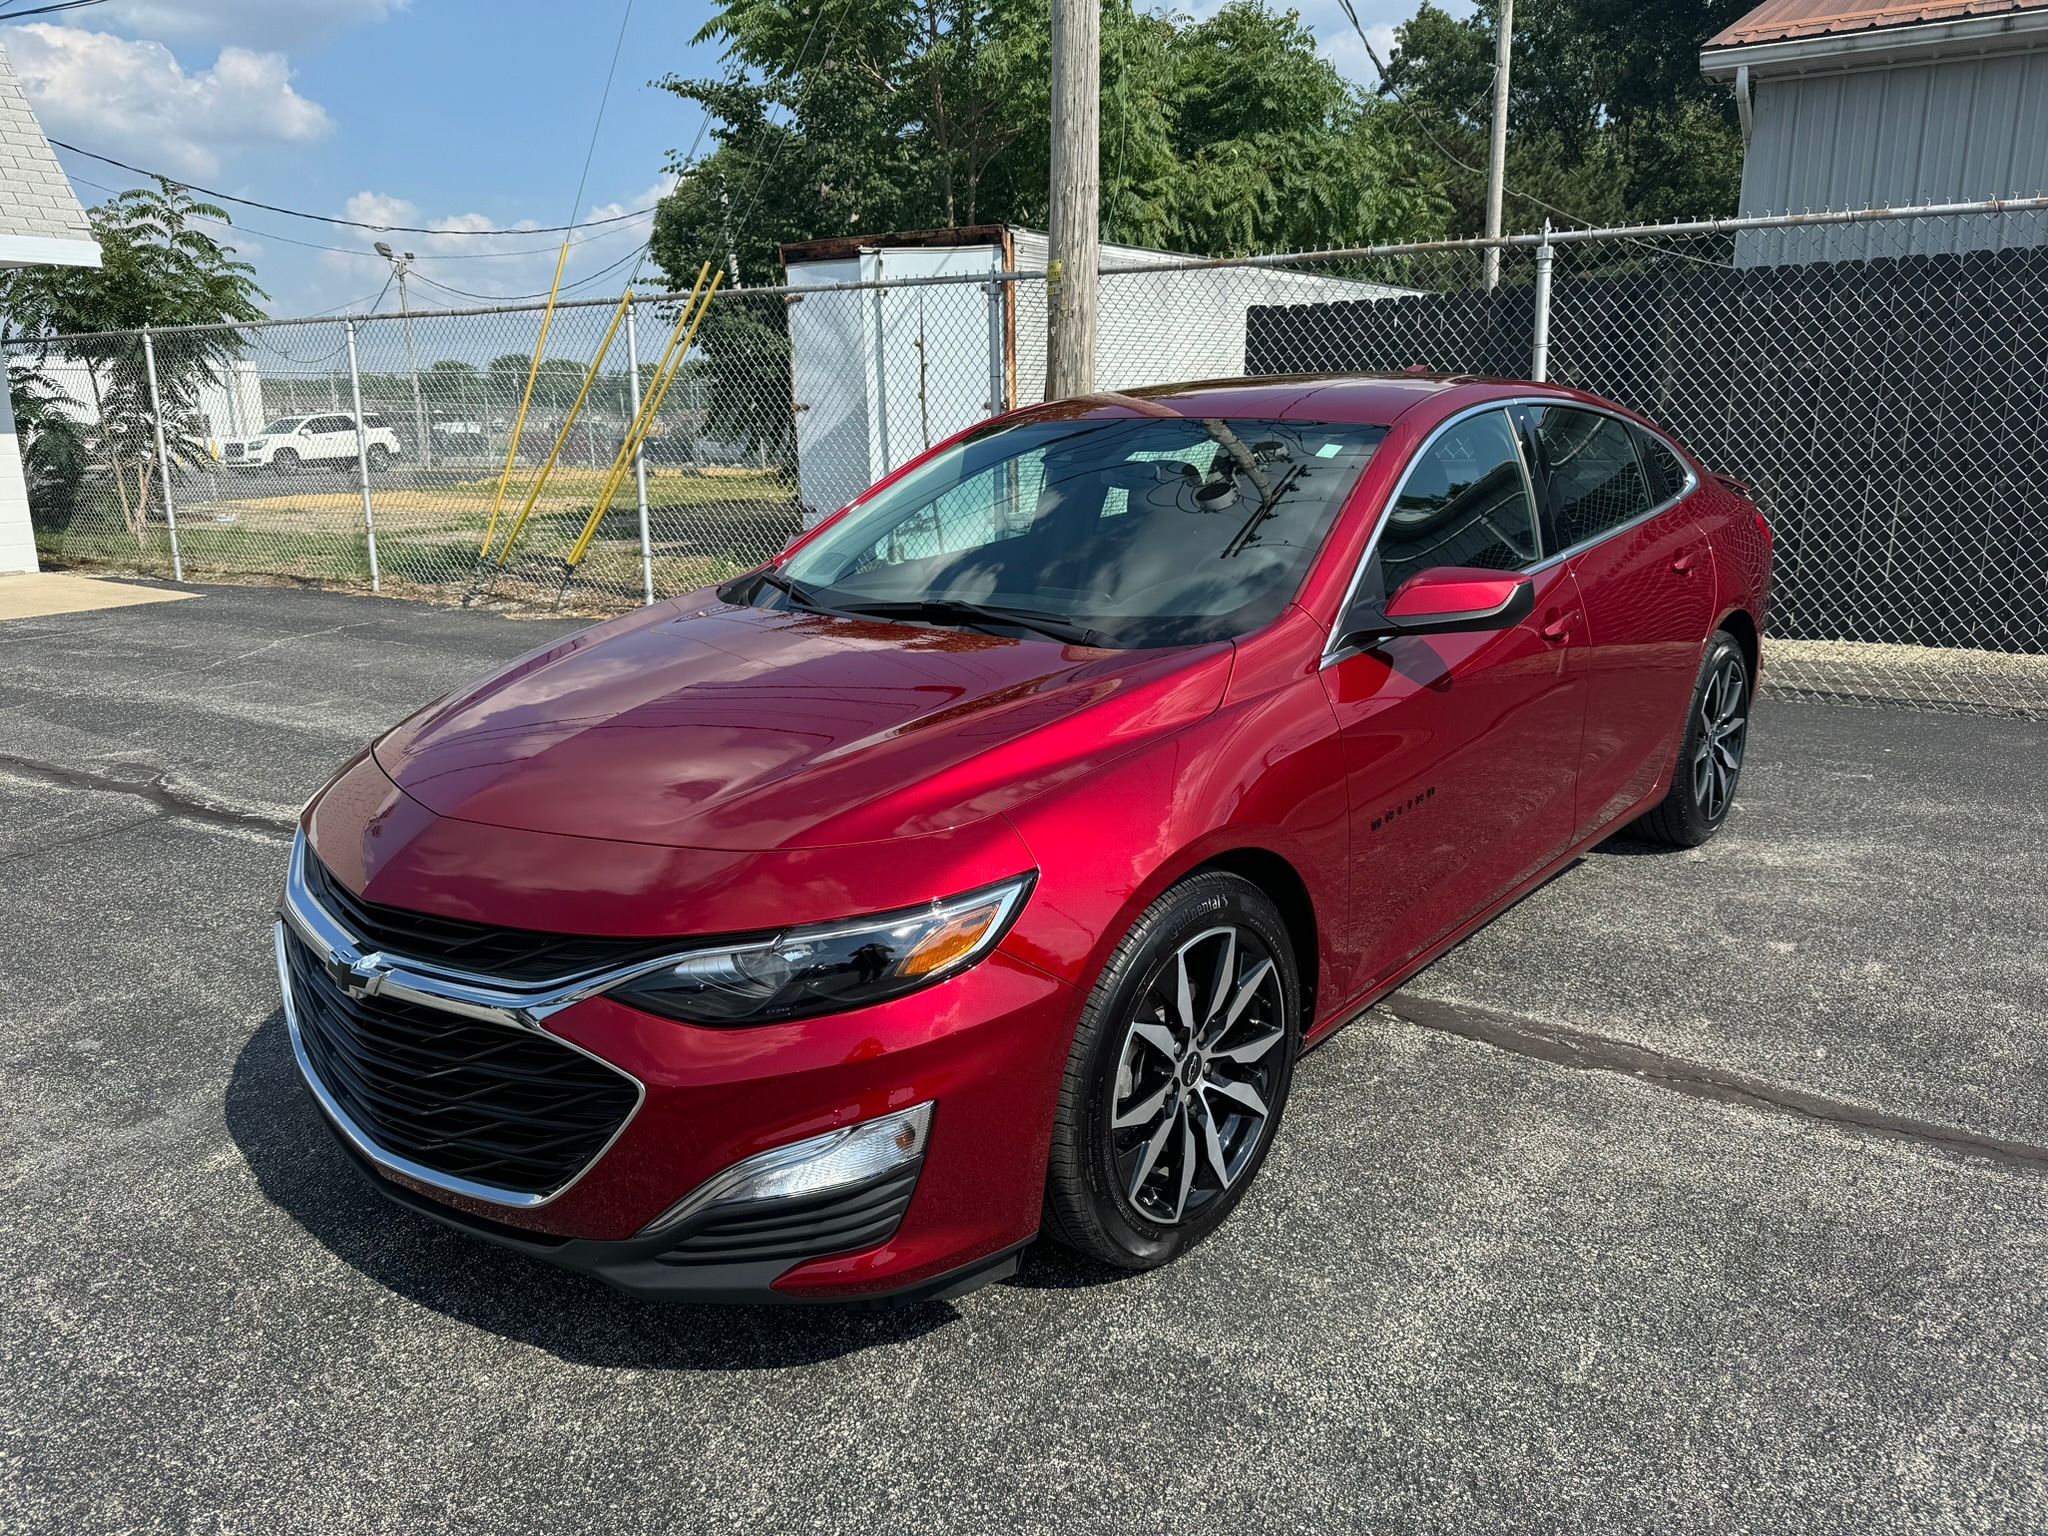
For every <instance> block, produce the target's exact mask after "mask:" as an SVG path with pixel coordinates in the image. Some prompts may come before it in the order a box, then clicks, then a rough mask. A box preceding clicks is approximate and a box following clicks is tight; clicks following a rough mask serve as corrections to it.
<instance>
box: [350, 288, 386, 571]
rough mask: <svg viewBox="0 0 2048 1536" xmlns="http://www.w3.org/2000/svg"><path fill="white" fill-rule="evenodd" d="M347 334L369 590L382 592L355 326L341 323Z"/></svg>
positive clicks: (357, 469) (351, 323) (357, 470)
mask: <svg viewBox="0 0 2048 1536" xmlns="http://www.w3.org/2000/svg"><path fill="white" fill-rule="evenodd" d="M342 326H343V328H344V329H345V330H346V331H347V333H348V397H349V399H350V400H352V401H353V402H354V403H355V408H356V475H357V477H358V478H359V479H360V480H361V481H362V482H363V537H364V539H365V540H366V541H367V542H368V544H369V546H370V590H371V591H372V592H382V591H383V590H384V580H383V578H382V577H381V576H380V575H379V574H378V572H377V515H376V513H375V511H374V510H373V509H372V507H371V505H370V440H369V436H368V434H367V433H366V432H364V430H363V376H362V373H361V371H360V370H358V369H357V367H356V323H355V321H353V320H344V321H343V322H342Z"/></svg>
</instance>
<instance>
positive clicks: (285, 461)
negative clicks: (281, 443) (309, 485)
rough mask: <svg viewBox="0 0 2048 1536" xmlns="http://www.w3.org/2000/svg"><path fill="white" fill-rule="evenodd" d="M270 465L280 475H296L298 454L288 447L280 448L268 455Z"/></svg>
mask: <svg viewBox="0 0 2048 1536" xmlns="http://www.w3.org/2000/svg"><path fill="white" fill-rule="evenodd" d="M270 467H271V468H272V469H274V470H276V471H277V473H279V474H280V475H296V474H297V473H298V472H299V456H298V455H297V454H296V453H293V452H292V451H291V449H289V448H280V449H278V450H277V452H275V453H273V454H272V455H271V456H270Z"/></svg>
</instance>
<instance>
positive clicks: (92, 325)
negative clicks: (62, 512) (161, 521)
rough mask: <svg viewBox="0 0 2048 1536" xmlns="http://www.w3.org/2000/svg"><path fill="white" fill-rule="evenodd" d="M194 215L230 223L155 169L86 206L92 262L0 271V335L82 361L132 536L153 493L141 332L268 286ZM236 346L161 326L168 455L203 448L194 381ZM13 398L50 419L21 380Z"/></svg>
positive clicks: (223, 316) (248, 303) (207, 321)
mask: <svg viewBox="0 0 2048 1536" xmlns="http://www.w3.org/2000/svg"><path fill="white" fill-rule="evenodd" d="M200 217H204V218H208V219H214V220H218V221H219V222H221V223H227V222H228V215H227V212H226V210H225V209H222V208H217V207H215V206H214V205H213V204H211V203H202V202H197V201H195V200H194V199H193V197H192V195H191V194H190V193H189V192H188V191H187V190H186V189H185V188H184V187H181V186H179V185H178V184H177V183H176V182H172V181H165V180H162V179H161V178H159V180H158V182H157V185H156V186H155V188H153V189H152V188H136V189H134V190H132V191H128V192H123V193H121V194H120V195H119V196H117V197H115V198H113V199H111V200H110V201H108V202H105V203H101V204H100V205H99V206H98V207H96V208H93V209H91V210H89V211H88V213H87V218H88V219H89V220H90V221H91V224H92V231H93V237H94V238H95V239H96V240H98V241H99V246H100V262H101V265H100V266H99V268H98V269H96V270H95V269H93V268H88V267H23V268H19V269H17V270H15V271H12V272H9V273H6V274H4V275H0V340H10V339H17V338H29V339H31V340H33V341H35V342H37V343H38V346H37V347H36V348H35V350H34V351H33V353H32V354H31V355H32V356H33V357H34V359H35V361H36V362H37V363H38V364H40V363H41V362H43V361H44V360H45V359H46V358H47V357H48V355H49V353H50V351H51V350H52V348H53V346H60V347H61V348H62V352H63V355H65V356H67V357H70V358H73V359H75V360H76V361H78V362H80V363H82V364H84V367H85V375H86V379H87V383H88V386H89V388H90V391H91V394H92V399H91V401H90V402H89V404H90V407H91V410H92V413H93V415H94V416H95V418H96V421H97V429H96V440H95V441H94V442H93V444H92V451H93V454H94V456H95V457H96V458H98V459H99V460H100V461H101V462H102V463H103V464H104V465H105V467H106V470H107V473H108V476H109V478H110V480H111V481H112V484H113V486H114V489H115V493H116V495H117V496H118V497H119V499H120V504H121V513H122V517H123V519H124V521H125V522H126V523H127V526H128V530H129V532H130V533H132V534H133V535H134V536H135V539H136V542H137V543H138V544H139V543H142V542H143V541H144V540H145V538H146V537H147V532H148V521H149V516H150V509H151V507H152V505H153V504H155V503H157V502H160V500H161V497H162V488H161V486H160V485H158V484H157V479H158V476H157V465H156V454H155V436H154V431H153V428H154V413H153V412H152V410H151V408H150V398H149V384H148V375H147V372H146V370H145V367H144V360H143V345H142V338H141V336H140V334H139V332H140V331H141V329H142V328H143V327H144V326H175V325H211V324H217V323H219V322H222V321H233V320H256V319H260V318H261V316H262V311H261V310H260V309H258V308H257V300H259V299H261V298H263V297H265V295H264V293H263V291H262V290H261V289H260V288H258V287H257V286H256V283H255V269H254V268H253V267H251V266H250V265H249V264H248V263H247V262H244V261H237V260H236V259H235V255H234V247H233V246H229V245H223V244H221V243H220V242H219V241H217V240H215V239H214V238H213V237H212V236H211V235H209V234H207V233H206V232H205V231H204V230H201V229H198V228H195V227H194V226H193V223H192V221H193V220H194V219H195V218H200ZM60 337H61V338H62V340H61V342H59V341H57V340H56V339H57V338H60ZM243 346H244V342H243V338H242V336H241V335H240V333H238V332H234V331H207V332H197V333H186V334H183V335H179V336H175V337H166V338H164V344H163V345H161V346H159V347H158V348H157V349H156V363H157V367H156V378H157V394H158V398H159V400H160V402H161V404H162V408H163V430H164V440H165V444H166V447H167V448H168V449H169V451H170V453H171V454H172V455H173V456H174V457H177V458H181V459H200V458H204V457H205V456H206V453H207V449H206V446H205V443H204V437H205V431H206V427H205V418H204V416H203V415H202V414H201V412H200V410H199V403H198V402H199V391H200V389H201V387H202V386H204V385H206V384H217V385H221V384H226V383H227V380H228V373H229V370H230V369H231V368H232V366H233V364H234V361H235V359H236V358H237V357H239V356H240V355H241V353H242V350H243ZM15 399H16V400H17V401H18V402H20V406H19V408H21V409H22V410H23V412H24V414H25V415H27V416H29V417H30V419H32V420H40V421H42V422H43V423H45V424H46V425H47V424H48V423H49V421H50V419H51V416H52V412H53V406H54V402H52V401H50V400H47V399H36V398H34V397H33V396H24V394H23V393H22V392H21V391H20V390H19V389H17V390H16V393H15ZM32 446H33V445H32ZM49 462H50V463H51V464H52V465H53V466H56V468H57V469H61V468H62V467H63V466H65V465H69V466H70V467H73V468H76V469H78V470H79V472H80V473H82V472H83V461H82V455H76V454H71V453H70V452H69V450H65V452H64V454H63V455H61V456H58V455H57V454H56V450H55V448H54V447H53V456H52V458H51V459H50V460H49ZM53 472H55V471H54V470H53ZM74 483H75V482H74Z"/></svg>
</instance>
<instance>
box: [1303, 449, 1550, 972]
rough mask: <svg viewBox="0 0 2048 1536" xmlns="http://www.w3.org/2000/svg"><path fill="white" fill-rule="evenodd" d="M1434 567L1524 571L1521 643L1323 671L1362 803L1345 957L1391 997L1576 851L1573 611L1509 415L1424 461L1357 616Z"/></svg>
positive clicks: (1464, 642) (1378, 655) (1417, 641)
mask: <svg viewBox="0 0 2048 1536" xmlns="http://www.w3.org/2000/svg"><path fill="white" fill-rule="evenodd" d="M1436 566H1481V567H1486V568H1489V569H1494V570H1527V571H1529V572H1530V574H1531V579H1532V580H1533V581H1534V582H1535V583H1536V607H1535V611H1534V612H1533V613H1532V614H1531V616H1530V617H1529V618H1528V619H1527V620H1525V621H1524V622H1523V623H1522V624H1520V625H1518V626H1516V627H1515V628H1513V629H1509V630H1502V631H1498V632H1494V633H1488V634H1464V635H1429V636H1423V635H1407V636H1397V637H1394V638H1391V639H1388V640H1385V641H1383V642H1382V643H1380V644H1378V645H1376V646H1374V647H1372V648H1370V649H1367V650H1362V651H1352V652H1348V653H1339V654H1337V655H1334V656H1332V657H1330V658H1328V659H1327V660H1326V661H1325V664H1324V667H1323V671H1322V678H1323V686H1324V688H1325V690H1326V691H1327V693H1328V695H1329V698H1330V703H1331V706H1332V708H1334V709H1335V711H1336V714H1337V722H1338V727H1339V729H1340V731H1341V732H1342V736H1343V745H1344V762H1345V774H1346V780H1347V784H1348V787H1349V791H1350V804H1351V821H1352V834H1351V849H1352V854H1351V858H1352V866H1351V880H1350V887H1351V892H1352V900H1351V931H1350V933H1349V935H1348V937H1349V941H1350V942H1349V946H1348V947H1349V948H1350V950H1351V953H1353V954H1354V955H1356V956H1358V959H1359V963H1360V965H1361V966H1362V968H1363V969H1362V974H1363V975H1365V976H1368V977H1370V978H1372V979H1373V980H1383V979H1385V978H1386V977H1387V976H1388V975H1390V974H1391V973H1392V972H1394V971H1395V970H1397V969H1399V968H1400V966H1401V965H1402V964H1403V963H1404V962H1405V961H1407V960H1409V959H1410V958H1412V957H1413V956H1414V955H1416V954H1417V953H1419V952H1420V951H1422V950H1424V949H1427V948H1429V947H1430V946H1431V945H1432V944H1434V943H1435V942H1436V941H1437V940H1438V939H1440V938H1442V937H1443V936H1444V935H1445V934H1447V933H1449V932H1450V931H1451V930H1453V929H1455V928H1457V927H1458V926H1459V925H1460V924H1462V923H1463V922H1465V921H1466V920H1467V919H1469V918H1471V917H1474V916H1476V915H1477V914H1478V913H1479V912H1480V911H1481V910H1483V909H1484V908H1485V907H1487V906H1489V905H1490V904H1492V903H1493V902H1494V901H1495V900H1497V899H1498V898H1499V897H1501V896H1502V895H1504V894H1506V893H1507V892H1508V891H1509V890H1510V889H1512V888H1513V887H1514V886H1516V885H1518V884H1520V883H1521V882H1522V881H1523V880H1525V879H1526V878H1527V877H1529V876H1530V875H1532V874H1534V873H1535V872H1536V871H1537V870H1538V869H1540V868H1541V867H1542V866H1543V865H1545V864H1547V863H1549V862H1550V861H1551V860H1552V859H1554V858H1556V857H1557V856H1558V855H1559V854H1561V853H1562V852H1563V851H1564V850H1565V848H1566V846H1567V845H1568V844H1569V842H1570V840H1571V834H1572V808H1573V781H1574V779H1575V778H1576V776H1577V771H1578V761H1579V737H1580V730H1581V724H1582V721H1581V716H1582V701H1581V698H1580V695H1579V693H1578V691H1577V688H1578V684H1577V674H1576V673H1574V672H1573V671H1571V670H1570V669H1568V668H1567V666H1566V657H1567V655H1568V653H1569V652H1570V650H1571V648H1572V646H1573V644H1574V643H1575V639H1576V636H1577V633H1578V628H1579V626H1578V625H1577V624H1576V622H1575V615H1576V609H1577V596H1576V592H1575V590H1574V587H1573V580H1572V575H1571V573H1570V572H1569V571H1568V570H1566V569H1565V567H1564V564H1563V562H1562V561H1557V560H1550V561H1546V560H1545V559H1544V547H1543V536H1542V532H1541V528H1540V521H1539V518H1538V516H1537V512H1536V505H1535V501H1534V496H1533V488H1532V486H1531V482H1530V479H1529V475H1528V470H1527V467H1526V465H1525V463H1524V461H1523V458H1522V456H1521V453H1520V450H1519V444H1518V441H1517V437H1516V433H1515V430H1514V426H1513V423H1512V422H1511V421H1510V419H1509V417H1508V414H1507V412H1506V411H1505V410H1503V409H1498V408H1496V409H1489V410H1486V411H1482V412H1480V413H1477V414H1474V415H1469V416H1465V417H1461V418H1458V419H1456V420H1454V421H1452V422H1450V423H1448V424H1447V425H1446V426H1445V427H1443V428H1442V429H1440V430H1439V432H1438V433H1437V435H1436V436H1435V437H1434V438H1432V439H1431V440H1430V441H1429V442H1428V443H1426V444H1425V445H1424V446H1423V447H1422V449H1421V450H1419V451H1418V453H1417V454H1416V457H1415V460H1414V463H1413V466H1412V467H1411V468H1410V470H1409V471H1408V474H1407V477H1406V478H1405V479H1404V481H1403V482H1402V484H1401V487H1400V489H1399V490H1398V491H1397V492H1396V493H1395V499H1394V502H1393V504H1392V506H1391V507H1390V508H1389V510H1388V512H1387V514H1386V515H1385V517H1384V519H1383V520H1382V523H1381V526H1380V529H1379V531H1378V533H1377V535H1376V536H1375V539H1374V542H1373V545H1372V547H1371V548H1370V549H1369V550H1368V552H1367V556H1366V561H1365V564H1364V566H1363V567H1362V568H1361V570H1360V572H1359V575H1358V581H1357V587H1356V593H1355V596H1354V597H1353V599H1352V604H1351V610H1352V611H1356V609H1357V607H1358V606H1359V605H1372V604H1378V603H1383V602H1384V601H1385V599H1386V598H1387V597H1389V596H1391V595H1392V594H1393V593H1394V592H1395V591H1397V590H1398V589H1399V587H1400V585H1401V583H1403V582H1404V581H1406V580H1408V579H1409V578H1410V577H1412V576H1414V575H1415V574H1416V573H1417V572H1419V571H1422V570H1427V569H1430V568H1432V567H1436Z"/></svg>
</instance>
